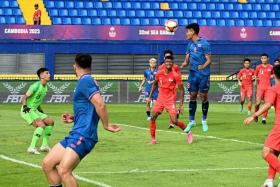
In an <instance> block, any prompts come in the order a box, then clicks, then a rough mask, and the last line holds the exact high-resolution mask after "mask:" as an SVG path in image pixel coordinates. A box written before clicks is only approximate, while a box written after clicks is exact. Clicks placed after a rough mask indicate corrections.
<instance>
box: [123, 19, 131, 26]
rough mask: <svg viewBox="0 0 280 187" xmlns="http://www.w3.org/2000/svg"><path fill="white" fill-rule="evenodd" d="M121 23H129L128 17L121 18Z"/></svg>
mask: <svg viewBox="0 0 280 187" xmlns="http://www.w3.org/2000/svg"><path fill="white" fill-rule="evenodd" d="M121 24H122V25H130V19H128V18H121Z"/></svg>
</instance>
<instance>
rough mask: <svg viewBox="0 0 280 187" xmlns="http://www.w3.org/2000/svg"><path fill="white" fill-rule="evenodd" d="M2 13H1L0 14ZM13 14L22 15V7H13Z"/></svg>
mask: <svg viewBox="0 0 280 187" xmlns="http://www.w3.org/2000/svg"><path fill="white" fill-rule="evenodd" d="M0 15H1V14H0ZM13 15H15V16H20V15H22V14H21V11H20V9H17V8H16V9H13Z"/></svg>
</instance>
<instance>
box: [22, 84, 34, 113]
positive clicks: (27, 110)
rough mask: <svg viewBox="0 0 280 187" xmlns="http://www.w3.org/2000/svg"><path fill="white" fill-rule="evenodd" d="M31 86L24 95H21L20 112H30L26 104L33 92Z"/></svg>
mask: <svg viewBox="0 0 280 187" xmlns="http://www.w3.org/2000/svg"><path fill="white" fill-rule="evenodd" d="M31 90H32V88H29V89H28V91H27V92H26V93H25V95H24V96H23V98H22V100H21V104H22V112H24V113H29V112H30V109H31V108H29V107H28V106H27V104H26V103H27V99H28V98H29V97H30V96H31V95H32V94H33V91H31Z"/></svg>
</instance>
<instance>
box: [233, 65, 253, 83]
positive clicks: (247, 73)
mask: <svg viewBox="0 0 280 187" xmlns="http://www.w3.org/2000/svg"><path fill="white" fill-rule="evenodd" d="M253 76H254V70H253V69H252V68H249V69H247V68H243V69H241V70H240V71H239V73H238V75H237V77H238V79H241V80H242V82H241V83H242V86H244V87H250V86H253Z"/></svg>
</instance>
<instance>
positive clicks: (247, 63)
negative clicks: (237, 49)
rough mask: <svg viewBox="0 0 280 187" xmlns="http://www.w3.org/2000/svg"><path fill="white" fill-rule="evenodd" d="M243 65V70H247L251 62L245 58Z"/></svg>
mask: <svg viewBox="0 0 280 187" xmlns="http://www.w3.org/2000/svg"><path fill="white" fill-rule="evenodd" d="M243 65H244V68H249V67H250V65H251V60H250V59H249V58H245V59H244V60H243Z"/></svg>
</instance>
